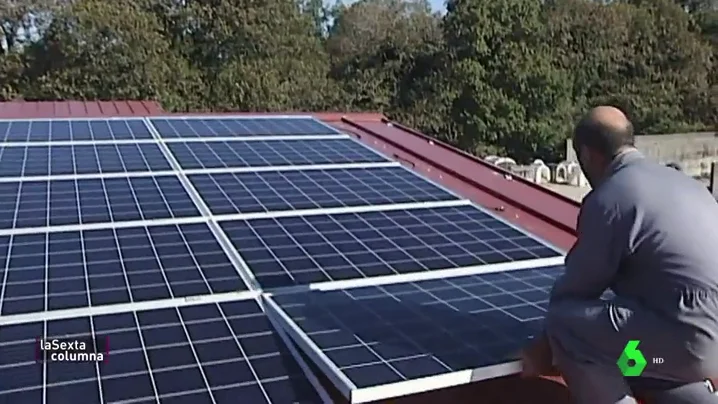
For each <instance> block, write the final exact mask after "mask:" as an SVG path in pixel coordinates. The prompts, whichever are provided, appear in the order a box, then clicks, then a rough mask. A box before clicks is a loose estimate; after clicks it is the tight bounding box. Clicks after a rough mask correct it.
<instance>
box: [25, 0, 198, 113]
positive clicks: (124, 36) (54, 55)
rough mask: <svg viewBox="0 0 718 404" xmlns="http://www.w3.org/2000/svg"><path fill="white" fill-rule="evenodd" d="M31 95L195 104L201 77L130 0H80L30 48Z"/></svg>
mask: <svg viewBox="0 0 718 404" xmlns="http://www.w3.org/2000/svg"><path fill="white" fill-rule="evenodd" d="M32 56H33V57H34V63H35V75H36V76H35V77H34V80H35V83H34V85H33V86H31V87H29V88H28V89H26V94H25V96H26V97H28V98H34V99H139V100H144V99H158V100H160V101H161V102H163V103H164V104H165V105H167V107H168V108H173V109H180V110H186V109H189V108H196V107H197V104H198V99H199V96H200V95H201V94H202V82H201V81H200V80H199V77H198V75H197V74H196V72H194V71H192V69H190V68H189V66H188V65H187V63H186V62H185V61H184V60H183V59H182V58H181V57H179V56H178V55H176V54H174V53H173V52H172V51H171V49H170V47H169V43H168V41H167V40H166V39H165V37H164V36H163V35H162V30H161V27H160V25H159V23H158V21H157V20H156V19H155V18H154V16H153V15H152V14H149V13H146V12H144V11H143V10H142V9H141V8H140V7H139V6H138V3H137V2H135V1H132V0H116V1H112V2H107V1H102V0H80V1H77V2H75V3H73V4H72V5H70V6H67V7H65V8H63V9H62V10H59V11H58V12H57V13H56V14H55V16H54V19H53V21H52V23H51V24H50V26H49V28H48V30H47V33H46V35H45V38H44V40H43V41H42V43H41V44H38V45H37V46H35V47H34V48H33V49H32Z"/></svg>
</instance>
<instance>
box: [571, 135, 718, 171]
mask: <svg viewBox="0 0 718 404" xmlns="http://www.w3.org/2000/svg"><path fill="white" fill-rule="evenodd" d="M636 147H637V148H638V150H640V151H641V152H642V153H644V154H645V155H646V156H647V157H650V158H652V159H654V160H656V161H659V162H661V163H671V162H673V163H679V164H680V165H681V167H682V168H683V171H685V172H686V174H689V175H692V176H694V177H699V176H700V177H707V176H709V175H710V171H711V162H713V161H718V132H701V133H677V134H670V135H642V136H636ZM566 157H567V158H566V160H568V161H576V154H575V153H574V151H573V147H572V143H571V139H569V140H568V141H567V142H566Z"/></svg>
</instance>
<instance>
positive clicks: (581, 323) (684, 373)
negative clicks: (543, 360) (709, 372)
mask: <svg viewBox="0 0 718 404" xmlns="http://www.w3.org/2000/svg"><path fill="white" fill-rule="evenodd" d="M668 328H669V327H667V324H666V323H665V322H664V321H663V320H662V319H660V318H658V317H656V316H654V315H652V314H651V313H649V312H647V311H646V310H642V309H641V308H640V307H637V306H635V305H633V304H630V303H627V302H618V301H617V300H612V301H602V300H595V301H561V302H557V303H552V304H551V306H550V307H549V311H548V314H547V316H546V323H545V331H546V334H547V336H548V339H549V342H550V344H551V348H552V351H553V356H554V364H555V365H556V367H558V369H559V370H560V371H561V374H562V376H563V378H564V381H565V382H566V384H567V385H568V388H569V390H570V391H571V395H572V396H573V397H574V399H575V401H576V402H577V403H580V404H631V403H635V402H636V401H635V400H634V399H633V398H632V392H631V388H630V386H629V385H628V383H627V378H624V377H623V375H622V374H621V372H620V370H619V368H618V365H617V364H616V362H617V361H618V358H619V357H620V355H621V353H622V351H623V349H624V348H625V346H626V344H627V343H628V341H629V340H640V344H639V347H638V349H639V350H640V351H641V352H642V353H643V355H644V356H645V358H646V360H647V361H648V366H647V367H646V369H645V370H644V372H643V374H642V375H641V378H643V377H647V378H655V379H660V380H669V381H674V382H677V384H676V386H677V387H676V388H674V389H668V390H666V392H665V394H659V395H656V397H655V398H654V400H652V401H653V402H656V403H666V404H670V403H676V404H678V403H682V402H687V403H688V402H690V403H693V404H703V403H706V404H708V403H718V396H715V395H713V394H711V393H710V391H709V390H708V388H706V387H705V386H704V385H703V383H693V382H695V381H696V380H701V379H702V378H703V375H701V374H700V372H701V371H700V370H694V369H688V368H686V367H684V366H680V365H679V364H680V363H685V360H684V359H685V353H684V352H682V351H680V350H675V349H673V350H672V347H677V346H682V345H683V342H682V341H681V340H683V339H684V337H682V336H676V335H675V333H671V332H666V331H667V329H668ZM672 351H673V352H672ZM654 358H661V360H662V362H663V363H661V364H654V363H653V359H654ZM674 358H676V359H674ZM681 397H684V398H685V397H687V398H688V401H685V400H683V399H682V398H681ZM664 399H668V400H669V401H662V400H664ZM682 400H683V401H682ZM705 400H708V401H705Z"/></svg>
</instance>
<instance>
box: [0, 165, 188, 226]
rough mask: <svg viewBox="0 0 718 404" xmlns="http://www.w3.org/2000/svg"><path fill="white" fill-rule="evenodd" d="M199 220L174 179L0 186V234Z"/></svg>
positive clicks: (57, 181)
mask: <svg viewBox="0 0 718 404" xmlns="http://www.w3.org/2000/svg"><path fill="white" fill-rule="evenodd" d="M188 216H200V213H199V211H198V210H197V208H196V207H195V204H194V202H193V201H192V199H191V198H190V196H189V194H188V193H187V191H185V189H184V187H183V186H182V183H181V182H180V181H179V179H178V178H177V177H175V176H160V177H129V178H93V179H80V180H55V181H22V182H4V183H0V229H11V228H22V227H42V226H60V225H72V224H82V223H101V222H121V221H128V220H151V219H168V218H173V217H188Z"/></svg>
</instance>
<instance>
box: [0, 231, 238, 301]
mask: <svg viewBox="0 0 718 404" xmlns="http://www.w3.org/2000/svg"><path fill="white" fill-rule="evenodd" d="M0 262H1V263H2V265H1V266H0V280H2V283H1V284H0V298H1V299H0V315H11V314H22V313H33V312H42V311H45V310H58V309H70V308H79V307H87V306H88V305H89V306H100V305H108V304H116V303H130V302H142V301H150V300H160V299H169V298H178V297H187V296H196V295H207V294H212V293H222V292H234V291H241V290H246V289H247V287H246V286H245V284H244V282H243V281H242V279H241V278H240V276H239V274H238V273H237V271H236V269H235V268H234V266H233V265H232V263H231V262H230V261H229V258H228V257H227V255H226V254H225V253H224V251H223V250H222V248H221V246H220V245H219V242H218V241H217V239H216V238H215V237H214V235H213V234H212V232H211V230H210V229H209V228H208V227H207V225H205V224H182V225H161V226H157V225H155V226H142V227H129V228H117V229H101V230H83V231H68V232H50V233H37V234H23V235H11V236H2V237H0Z"/></svg>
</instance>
